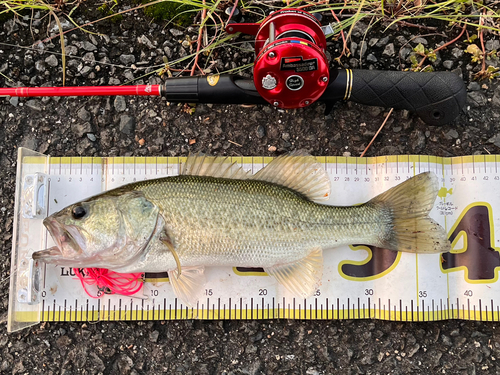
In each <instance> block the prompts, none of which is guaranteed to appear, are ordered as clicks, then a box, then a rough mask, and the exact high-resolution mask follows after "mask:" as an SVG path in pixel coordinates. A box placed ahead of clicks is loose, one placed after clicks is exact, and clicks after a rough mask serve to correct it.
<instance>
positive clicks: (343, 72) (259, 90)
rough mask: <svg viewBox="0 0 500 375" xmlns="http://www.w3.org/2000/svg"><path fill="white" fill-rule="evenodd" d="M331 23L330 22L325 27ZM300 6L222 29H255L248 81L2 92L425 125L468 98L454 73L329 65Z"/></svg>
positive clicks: (447, 116) (188, 80) (318, 29)
mask: <svg viewBox="0 0 500 375" xmlns="http://www.w3.org/2000/svg"><path fill="white" fill-rule="evenodd" d="M327 27H328V26H327ZM327 27H322V26H321V23H320V22H319V21H318V19H317V18H316V17H315V16H314V15H312V14H310V13H308V12H305V11H303V10H300V9H284V10H280V11H276V12H274V13H272V14H271V15H269V16H268V17H267V18H266V19H264V21H262V22H261V23H228V25H227V26H226V32H228V33H229V34H234V33H237V32H241V33H244V34H250V35H255V56H256V59H255V63H254V70H253V79H248V78H244V77H241V76H238V75H233V74H221V75H209V76H194V77H178V78H168V79H167V80H166V81H165V83H164V84H160V85H134V86H80V87H14V88H0V96H15V97H34V96H110V95H137V96H162V97H165V98H166V100H167V101H169V102H174V103H176V102H177V103H213V104H270V105H272V106H274V107H277V108H285V109H288V108H304V107H307V106H309V105H311V104H313V103H315V102H317V101H319V102H323V103H325V105H326V108H325V113H329V112H330V111H331V110H332V109H333V106H334V104H335V102H337V101H339V100H346V101H347V100H351V101H353V102H356V103H360V104H364V105H369V106H378V107H386V108H394V109H406V110H409V111H412V112H416V113H417V115H418V116H419V117H420V118H421V119H422V120H423V121H424V122H426V123H427V124H429V125H444V124H447V123H450V122H451V121H453V120H454V119H455V118H456V117H458V115H459V114H460V112H461V111H462V110H463V108H464V106H465V102H466V97H467V93H466V89H465V84H464V82H463V81H462V79H460V77H458V76H457V75H456V74H454V73H451V72H431V73H424V72H400V71H379V70H363V69H332V68H330V67H329V63H328V59H327V57H326V54H325V51H326V37H325V30H326V29H327Z"/></svg>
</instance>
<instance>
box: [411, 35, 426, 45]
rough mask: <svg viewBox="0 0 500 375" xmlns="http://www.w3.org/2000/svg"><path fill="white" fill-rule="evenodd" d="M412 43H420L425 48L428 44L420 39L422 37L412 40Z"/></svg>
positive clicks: (423, 39)
mask: <svg viewBox="0 0 500 375" xmlns="http://www.w3.org/2000/svg"><path fill="white" fill-rule="evenodd" d="M412 42H413V43H414V44H415V45H419V44H420V43H422V44H423V45H424V46H426V45H427V44H429V42H428V41H427V39H425V38H422V37H418V38H415V39H413V40H412Z"/></svg>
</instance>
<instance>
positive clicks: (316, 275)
mask: <svg viewBox="0 0 500 375" xmlns="http://www.w3.org/2000/svg"><path fill="white" fill-rule="evenodd" d="M264 270H265V271H266V272H267V273H268V274H269V275H271V276H274V277H275V278H276V280H278V282H279V283H280V284H282V285H283V286H284V287H285V288H287V289H288V290H289V291H290V292H292V293H293V294H294V295H297V296H300V297H303V298H307V297H310V296H312V295H313V294H314V292H315V291H316V288H317V286H318V284H319V282H320V281H321V277H322V276H323V251H322V249H321V248H314V249H313V250H312V251H311V252H310V253H309V255H308V256H307V257H305V258H303V259H301V260H299V261H297V262H293V263H287V264H282V265H277V266H273V267H267V268H264Z"/></svg>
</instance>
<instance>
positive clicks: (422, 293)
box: [418, 290, 427, 298]
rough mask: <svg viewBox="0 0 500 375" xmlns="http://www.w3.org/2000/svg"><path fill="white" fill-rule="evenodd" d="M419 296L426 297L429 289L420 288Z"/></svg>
mask: <svg viewBox="0 0 500 375" xmlns="http://www.w3.org/2000/svg"><path fill="white" fill-rule="evenodd" d="M418 296H419V297H420V298H425V297H427V291H426V290H420V291H419V292H418Z"/></svg>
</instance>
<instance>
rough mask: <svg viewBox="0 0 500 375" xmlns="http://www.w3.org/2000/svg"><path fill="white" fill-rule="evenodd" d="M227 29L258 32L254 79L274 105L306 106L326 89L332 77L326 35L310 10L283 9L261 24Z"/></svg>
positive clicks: (257, 86)
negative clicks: (327, 56) (326, 52)
mask: <svg viewBox="0 0 500 375" xmlns="http://www.w3.org/2000/svg"><path fill="white" fill-rule="evenodd" d="M226 31H227V32H228V33H235V32H242V33H245V34H251V35H255V55H256V59H255V63H254V70H253V74H254V78H253V81H254V84H255V88H256V89H257V92H258V93H259V94H260V95H261V96H262V97H263V98H264V99H265V100H266V101H267V102H268V103H270V104H271V105H273V106H275V107H279V108H300V107H306V106H308V105H310V104H312V103H314V102H315V101H317V100H318V99H319V98H320V97H321V95H323V93H324V92H325V90H326V88H327V86H328V82H329V78H330V73H329V68H328V60H327V58H326V54H325V51H326V38H325V34H324V32H323V30H322V28H321V25H320V23H319V21H318V20H317V19H316V18H315V17H314V16H312V15H311V14H310V13H307V12H304V11H302V10H298V9H284V10H281V11H278V12H274V13H272V14H271V15H270V16H269V17H267V18H266V19H265V20H264V21H263V22H262V23H261V24H258V23H247V24H245V23H239V24H238V23H232V24H229V25H228V27H227V28H226Z"/></svg>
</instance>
